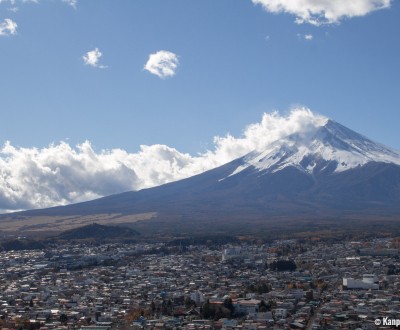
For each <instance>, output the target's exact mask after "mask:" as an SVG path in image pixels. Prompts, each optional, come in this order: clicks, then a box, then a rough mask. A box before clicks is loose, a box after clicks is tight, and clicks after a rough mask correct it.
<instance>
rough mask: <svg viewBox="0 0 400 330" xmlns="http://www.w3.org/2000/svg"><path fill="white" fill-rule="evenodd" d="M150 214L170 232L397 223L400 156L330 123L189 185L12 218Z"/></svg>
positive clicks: (199, 177) (198, 177)
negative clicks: (235, 224)
mask: <svg viewBox="0 0 400 330" xmlns="http://www.w3.org/2000/svg"><path fill="white" fill-rule="evenodd" d="M149 212H155V213H156V214H157V216H155V217H153V218H152V219H151V220H147V222H148V223H157V224H158V225H160V224H163V225H165V226H168V225H169V224H170V225H171V226H173V224H174V223H175V224H176V223H177V222H179V223H182V222H183V223H184V224H185V225H188V224H189V225H190V224H194V223H196V225H199V224H202V223H209V222H210V221H211V222H214V223H216V222H229V221H239V222H240V221H242V220H245V221H246V222H248V223H250V224H251V222H252V221H256V222H257V223H259V222H260V221H264V222H267V221H268V220H269V219H277V218H282V217H284V218H285V219H298V218H318V219H319V218H335V217H336V218H343V217H356V218H360V217H361V218H362V217H364V216H367V217H388V218H397V217H399V216H400V155H399V154H398V153H397V152H395V151H393V150H391V149H389V148H387V147H385V146H382V145H380V144H377V143H375V142H373V141H371V140H369V139H368V138H366V137H364V136H362V135H360V134H358V133H356V132H353V131H351V130H350V129H348V128H346V127H344V126H342V125H340V124H338V123H336V122H334V121H331V120H328V121H327V122H326V123H325V124H324V125H323V126H320V127H315V128H314V129H311V130H309V131H308V132H307V134H304V133H303V134H292V135H289V136H287V137H286V138H284V139H281V140H279V141H275V142H274V143H272V144H271V145H269V146H267V147H266V148H265V149H264V150H262V151H253V152H251V153H249V154H247V155H245V156H244V157H241V158H239V159H236V160H234V161H232V162H230V163H228V164H225V165H223V166H220V167H218V168H215V169H213V170H210V171H207V172H205V173H202V174H199V175H196V176H193V177H191V178H188V179H184V180H181V181H177V182H173V183H169V184H165V185H162V186H159V187H155V188H150V189H143V190H141V191H137V192H126V193H122V194H117V195H113V196H109V197H104V198H100V199H97V200H94V201H89V202H84V203H79V204H74V205H68V206H62V207H54V208H49V209H43V210H32V211H26V212H20V213H15V214H13V215H8V217H19V218H20V219H30V218H34V217H43V216H50V217H51V216H87V215H96V214H110V215H113V217H114V218H115V214H120V215H124V216H126V215H134V214H142V213H149ZM21 217H22V218H21ZM110 217H111V216H110ZM399 218H400V217H399ZM113 221H114V220H113ZM115 222H118V219H115ZM161 227H162V226H161Z"/></svg>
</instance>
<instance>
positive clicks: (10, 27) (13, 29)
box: [0, 18, 18, 36]
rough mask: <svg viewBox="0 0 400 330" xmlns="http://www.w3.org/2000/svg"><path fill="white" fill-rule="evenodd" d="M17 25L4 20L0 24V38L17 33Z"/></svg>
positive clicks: (8, 19) (7, 19) (11, 21)
mask: <svg viewBox="0 0 400 330" xmlns="http://www.w3.org/2000/svg"><path fill="white" fill-rule="evenodd" d="M17 27H18V25H17V23H15V22H14V21H13V20H12V19H10V18H6V19H4V21H3V22H0V36H8V35H12V34H16V33H17Z"/></svg>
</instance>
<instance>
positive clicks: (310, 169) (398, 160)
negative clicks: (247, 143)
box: [230, 120, 400, 176]
mask: <svg viewBox="0 0 400 330" xmlns="http://www.w3.org/2000/svg"><path fill="white" fill-rule="evenodd" d="M368 162H384V163H394V164H398V165H400V154H399V153H398V152H396V151H394V150H392V149H390V148H387V147H385V146H383V145H381V144H379V143H376V142H373V141H371V140H370V139H368V138H366V137H364V136H362V135H361V134H358V133H356V132H354V131H352V130H350V129H348V128H346V127H344V126H342V125H340V124H339V123H336V122H334V121H332V120H327V121H326V122H325V123H324V124H323V125H322V126H319V127H315V128H314V129H312V130H307V133H304V132H302V133H294V134H291V135H289V136H287V137H285V138H282V139H280V140H278V141H275V142H273V143H271V144H270V145H269V146H268V147H266V148H265V149H264V150H262V151H253V152H251V153H249V154H247V155H246V156H244V157H243V164H242V165H241V166H239V167H238V168H237V169H236V170H235V171H234V172H233V173H232V174H231V175H230V176H232V175H234V174H237V173H239V172H241V171H243V170H244V169H246V168H249V167H250V166H252V167H254V168H256V169H257V170H259V171H265V172H269V173H273V172H277V171H279V170H281V169H283V168H285V167H287V166H294V167H297V168H299V169H301V170H303V171H305V172H307V173H310V174H311V173H314V174H315V173H316V172H321V171H324V170H329V171H330V172H342V171H346V170H348V169H351V168H354V167H357V166H361V165H364V164H366V163H368Z"/></svg>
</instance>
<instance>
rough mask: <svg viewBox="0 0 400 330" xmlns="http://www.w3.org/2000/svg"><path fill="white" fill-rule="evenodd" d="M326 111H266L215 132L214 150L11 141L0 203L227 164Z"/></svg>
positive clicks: (75, 197)
mask: <svg viewBox="0 0 400 330" xmlns="http://www.w3.org/2000/svg"><path fill="white" fill-rule="evenodd" d="M325 121H326V118H325V117H322V116H320V115H317V114H313V113H312V112H311V111H310V110H309V109H307V108H298V109H294V110H292V111H291V112H290V114H289V115H288V116H281V115H279V114H278V113H277V112H273V113H271V114H267V113H265V114H264V115H263V116H262V119H261V121H260V122H259V123H254V124H251V125H248V126H247V127H246V128H245V129H244V131H243V134H242V136H241V137H234V136H232V135H229V134H228V135H226V136H223V137H219V136H217V137H215V138H214V146H213V148H212V150H209V151H206V152H204V153H202V154H198V155H196V156H192V155H190V154H187V153H181V152H179V151H178V150H176V149H175V148H172V147H169V146H166V145H160V144H157V145H151V146H146V145H142V146H140V150H139V151H138V152H136V153H128V152H126V151H125V150H122V149H113V150H101V151H99V152H96V151H95V150H94V149H93V147H92V146H91V144H90V142H87V141H86V142H84V143H82V144H80V145H78V146H76V147H71V146H70V145H68V144H67V143H66V142H60V143H59V144H52V145H50V146H49V147H47V148H42V149H37V148H21V147H15V146H13V145H12V144H11V143H10V142H7V143H5V144H4V146H3V147H2V148H1V149H0V209H2V210H20V209H31V208H43V207H50V206H55V205H63V204H68V203H74V202H80V201H85V200H89V199H94V198H97V197H101V196H105V195H110V194H115V193H119V192H124V191H129V190H138V189H142V188H148V187H152V186H157V185H160V184H163V183H167V182H171V181H175V180H179V179H183V178H186V177H189V176H192V175H195V174H199V173H201V172H204V171H206V170H209V169H212V168H215V167H217V166H219V165H222V164H225V163H227V162H229V161H231V160H233V159H236V158H238V157H240V156H243V155H245V154H247V153H248V152H251V151H253V150H263V149H265V148H266V147H267V146H268V145H269V144H270V143H272V142H274V141H276V140H279V139H281V138H283V137H285V136H288V135H290V134H293V133H296V132H298V133H301V132H304V133H306V132H309V131H310V130H311V131H312V130H314V129H315V128H316V127H319V126H321V125H323V124H324V123H325Z"/></svg>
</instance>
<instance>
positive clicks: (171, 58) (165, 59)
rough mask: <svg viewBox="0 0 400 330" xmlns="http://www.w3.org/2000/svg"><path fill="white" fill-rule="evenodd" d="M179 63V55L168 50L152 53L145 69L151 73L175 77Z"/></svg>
mask: <svg viewBox="0 0 400 330" xmlns="http://www.w3.org/2000/svg"><path fill="white" fill-rule="evenodd" d="M178 65H179V59H178V56H177V55H176V54H174V53H172V52H169V51H166V50H160V51H158V52H157V53H154V54H150V55H149V59H148V60H147V63H146V64H145V66H144V69H145V70H147V71H149V72H150V73H152V74H154V75H156V76H158V77H160V78H162V79H165V78H168V77H173V76H174V75H175V73H176V69H177V68H178Z"/></svg>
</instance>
